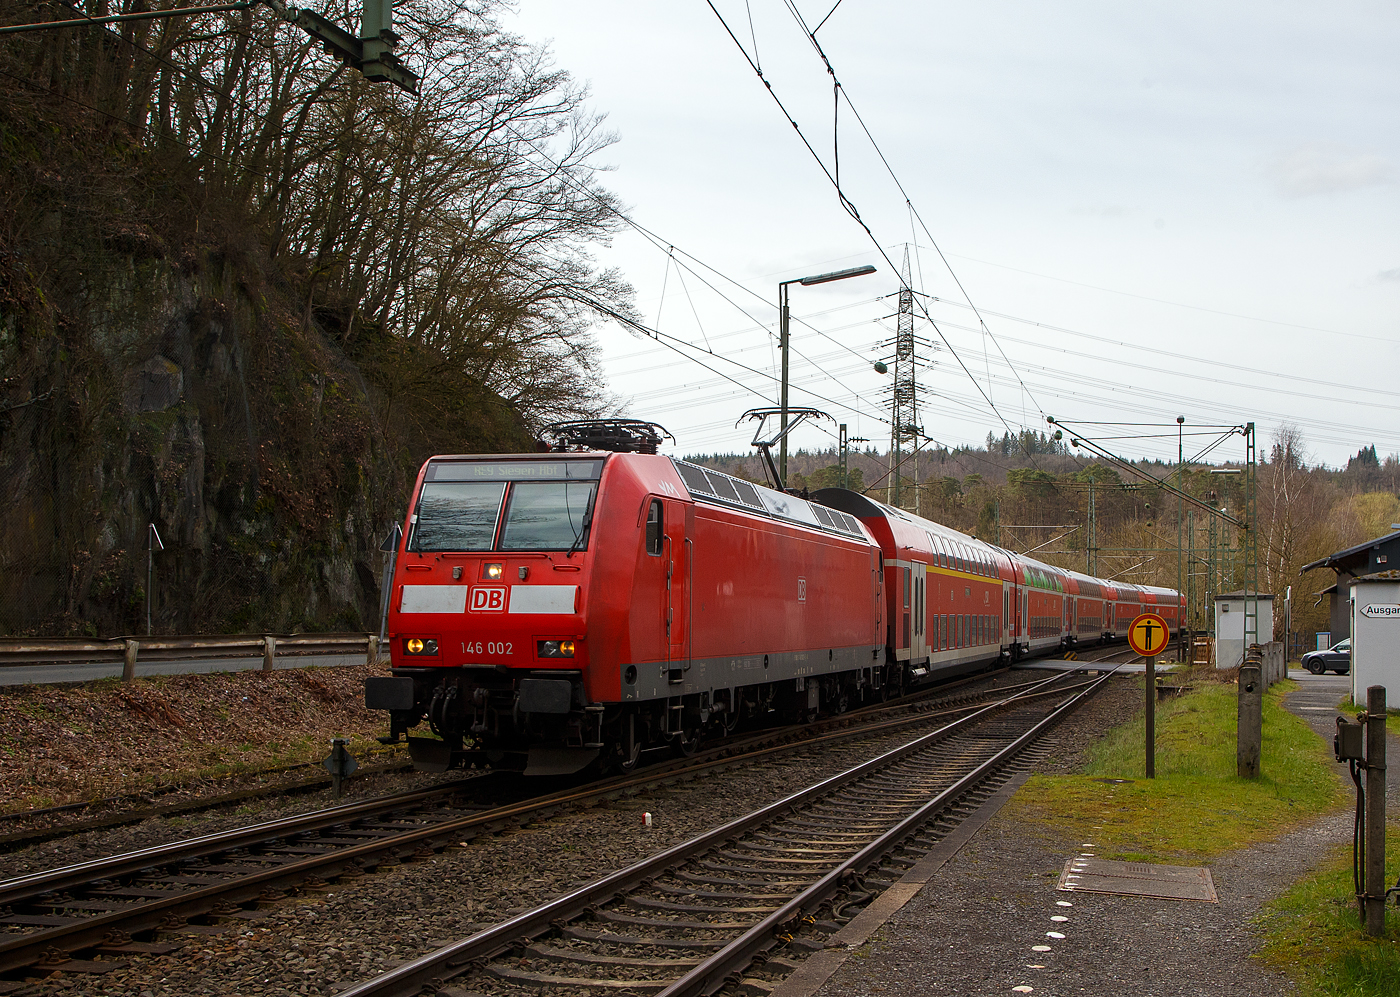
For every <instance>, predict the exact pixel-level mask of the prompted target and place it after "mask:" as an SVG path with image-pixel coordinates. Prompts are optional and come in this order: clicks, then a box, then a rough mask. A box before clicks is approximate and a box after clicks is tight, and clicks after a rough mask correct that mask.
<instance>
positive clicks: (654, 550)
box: [647, 499, 661, 557]
mask: <svg viewBox="0 0 1400 997" xmlns="http://www.w3.org/2000/svg"><path fill="white" fill-rule="evenodd" d="M647 553H648V554H652V555H654V556H657V557H660V556H661V500H660V499H652V500H651V505H650V507H648V509H647Z"/></svg>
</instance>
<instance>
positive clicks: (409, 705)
mask: <svg viewBox="0 0 1400 997" xmlns="http://www.w3.org/2000/svg"><path fill="white" fill-rule="evenodd" d="M392 585H393V587H392V590H391V592H390V593H389V613H388V622H387V629H388V636H389V652H390V655H391V658H392V666H393V669H392V675H391V676H387V677H375V678H371V679H369V680H368V681H367V684H366V690H365V701H366V705H367V706H369V707H370V708H372V709H384V710H388V711H389V714H390V724H391V735H392V737H393V738H395V739H397V738H398V737H399V736H401V735H404V734H407V733H409V732H410V731H413V730H415V729H416V728H419V725H420V724H422V723H423V722H424V721H426V723H427V726H428V728H429V730H430V731H431V735H432V736H426V734H427V732H424V733H423V734H422V735H420V736H409V738H408V743H409V749H410V753H411V755H412V757H413V759H414V761H415V763H416V764H417V765H418V766H419V767H420V768H425V769H437V770H441V769H446V768H448V767H451V766H454V765H463V764H469V763H478V764H489V765H493V766H496V767H501V768H516V769H521V768H523V769H524V771H525V772H526V773H527V774H536V773H539V774H546V773H564V772H572V771H577V770H580V769H582V768H585V767H588V766H590V765H598V766H602V767H609V768H616V769H622V770H627V769H630V768H631V767H633V766H635V765H636V764H637V763H638V761H639V760H641V759H643V758H644V757H645V755H646V753H647V752H650V751H660V750H666V751H679V752H682V753H685V752H688V751H692V750H694V747H695V745H696V744H697V742H698V741H699V740H700V739H701V738H702V737H703V736H704V735H706V734H707V733H712V732H720V731H726V730H732V729H733V728H734V727H736V726H737V725H739V724H740V723H745V722H769V721H772V720H800V719H803V718H805V717H811V716H815V715H818V714H822V713H838V712H841V711H843V710H845V709H848V708H849V707H851V706H853V705H856V704H859V703H862V702H866V701H869V700H872V699H876V698H883V697H886V696H889V695H892V694H896V693H898V692H899V691H900V690H903V689H905V688H907V687H909V686H911V685H916V684H919V683H921V682H928V681H931V680H932V679H933V678H935V677H940V676H948V675H955V674H958V673H962V672H969V671H973V670H976V669H979V668H984V667H987V666H989V665H991V664H993V663H995V662H997V661H998V660H1002V659H1015V658H1019V657H1021V656H1022V655H1025V654H1028V653H1033V652H1036V651H1043V650H1047V649H1051V648H1057V647H1065V646H1072V645H1074V644H1075V643H1083V642H1095V643H1096V642H1098V641H1100V640H1103V639H1108V638H1112V637H1115V636H1124V635H1126V633H1127V627H1128V624H1129V623H1130V622H1131V621H1132V619H1133V617H1134V616H1136V615H1137V614H1138V613H1139V612H1141V611H1142V610H1143V609H1144V607H1150V608H1151V609H1152V610H1153V611H1155V612H1158V613H1160V614H1161V615H1162V616H1163V617H1164V618H1165V619H1166V620H1167V622H1168V623H1169V624H1170V625H1171V626H1172V628H1173V629H1175V627H1176V620H1177V617H1178V614H1179V612H1180V599H1179V597H1178V595H1177V593H1176V592H1175V591H1173V590H1171V589H1161V588H1146V587H1142V586H1135V585H1125V584H1122V583H1117V582H1108V581H1104V580H1102V579H1096V578H1091V577H1089V576H1087V575H1083V574H1079V573H1077V572H1073V571H1066V570H1064V569H1061V568H1055V567H1052V566H1050V565H1046V564H1042V563H1040V562H1037V561H1035V560H1032V559H1030V558H1027V557H1024V556H1019V555H1015V554H1012V553H1009V552H1008V551H1005V550H1002V549H1000V548H997V547H994V546H991V545H988V544H986V543H983V542H982V541H980V540H977V539H975V538H973V537H969V536H966V535H964V534H961V533H958V532H956V531H954V530H950V529H948V528H946V527H944V526H940V525H938V524H937V523H933V522H930V521H929V520H926V519H921V518H919V517H917V516H914V515H912V514H911V513H908V512H905V511H903V510H900V509H896V508H893V507H890V506H888V505H884V504H883V503H880V502H877V501H874V500H872V499H869V498H867V497H865V496H863V495H860V494H858V493H856V492H852V491H846V490H844V489H824V490H822V491H819V492H817V493H815V495H813V496H812V498H811V500H808V499H805V498H802V497H799V496H797V495H794V494H792V493H788V492H782V491H778V490H776V489H772V488H766V487H764V486H762V485H757V484H754V483H752V482H749V481H745V480H743V479H740V478H736V477H732V476H730V475H727V474H722V473H719V472H717V471H714V470H711V469H708V468H703V467H699V466H697V465H695V464H690V463H686V462H684V461H681V460H677V459H674V458H671V457H666V456H659V455H657V454H655V453H627V452H624V453H614V452H608V451H601V450H594V451H582V452H564V453H535V454H512V455H492V456H481V455H473V456H443V457H433V458H431V459H430V460H429V461H428V462H427V463H426V464H424V466H423V468H422V470H421V471H420V472H419V475H418V480H417V483H416V484H415V488H414V493H413V501H412V504H411V506H410V510H409V514H408V517H407V522H406V524H405V529H404V532H403V537H402V540H401V542H400V545H399V549H398V550H397V552H396V553H395V566H394V572H393V582H392Z"/></svg>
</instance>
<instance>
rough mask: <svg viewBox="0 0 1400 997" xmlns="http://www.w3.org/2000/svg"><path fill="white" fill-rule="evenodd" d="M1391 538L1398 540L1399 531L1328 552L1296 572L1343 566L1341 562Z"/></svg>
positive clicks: (1353, 557)
mask: <svg viewBox="0 0 1400 997" xmlns="http://www.w3.org/2000/svg"><path fill="white" fill-rule="evenodd" d="M1392 540H1400V531H1397V532H1395V533H1388V534H1386V535H1385V536H1383V537H1376V538H1375V539H1374V540H1367V541H1366V542H1365V543H1359V544H1357V545H1356V546H1355V547H1348V548H1347V549H1346V550H1339V551H1337V552H1336V553H1335V554H1328V555H1327V556H1326V557H1321V558H1318V559H1317V560H1316V561H1314V562H1312V563H1311V564H1305V565H1303V566H1302V567H1301V568H1299V569H1298V574H1300V575H1301V574H1302V573H1303V572H1305V571H1311V570H1312V569H1313V568H1342V567H1345V565H1344V564H1343V563H1342V562H1344V561H1352V560H1355V559H1356V558H1357V557H1358V556H1359V555H1361V554H1363V553H1364V552H1366V551H1368V550H1370V549H1371V548H1373V547H1379V546H1380V545H1381V544H1384V543H1390V542H1391V541H1392Z"/></svg>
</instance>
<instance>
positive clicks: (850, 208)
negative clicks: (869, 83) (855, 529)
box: [705, 0, 1035, 463]
mask: <svg viewBox="0 0 1400 997" xmlns="http://www.w3.org/2000/svg"><path fill="white" fill-rule="evenodd" d="M705 2H706V4H707V5H708V6H709V8H710V10H711V11H712V12H713V13H714V15H715V17H716V18H717V19H718V20H719V22H720V24H721V25H722V26H723V28H724V30H725V33H726V34H728V35H729V37H730V39H731V40H732V41H733V42H734V44H735V47H737V48H738V49H739V51H740V53H741V54H742V55H743V57H744V60H745V61H746V62H747V63H748V64H749V67H750V68H751V69H752V70H753V71H754V74H755V75H756V76H757V77H758V78H759V80H760V82H762V83H763V85H764V88H765V89H766V90H767V91H768V95H769V96H770V97H771V98H772V99H773V102H774V103H775V104H776V105H777V106H778V109H779V110H780V111H782V113H783V116H784V117H785V118H786V119H787V121H788V123H789V124H790V125H792V127H793V130H794V131H795V132H796V133H797V135H798V138H799V139H801V141H802V144H803V146H805V147H806V149H807V151H808V153H810V154H811V156H812V158H813V159H814V160H815V161H816V163H817V166H818V167H819V168H820V169H821V171H822V173H823V174H824V175H825V176H826V178H827V180H828V182H830V183H831V185H832V186H833V188H834V189H835V190H836V195H837V199H838V201H839V202H840V204H841V206H842V208H843V209H845V211H846V213H847V214H848V215H850V216H851V218H852V219H853V220H854V221H855V222H856V224H857V225H859V226H860V227H861V229H862V230H863V231H864V232H865V234H866V236H867V237H868V238H869V239H870V242H871V244H872V245H873V246H874V247H875V250H876V252H878V253H879V254H880V256H881V258H883V259H884V261H885V263H886V264H887V265H888V266H889V267H890V269H891V270H894V271H895V272H896V273H897V272H898V268H897V267H896V266H895V264H894V261H893V260H892V259H891V258H890V256H889V254H888V253H886V252H885V248H884V246H882V245H881V244H880V241H879V240H878V239H877V238H876V237H875V233H874V232H873V231H872V230H871V228H870V226H869V225H868V224H867V223H866V222H865V220H864V219H863V218H861V216H860V212H859V210H858V209H857V208H856V206H855V204H854V203H853V202H852V201H851V200H850V199H849V198H848V197H847V196H846V194H845V192H844V191H843V190H842V189H841V185H840V182H839V180H838V179H837V177H836V176H835V175H834V174H833V173H832V171H831V169H830V168H828V167H827V165H826V163H825V162H823V161H822V158H821V156H820V155H819V154H818V153H817V151H816V149H814V148H813V147H812V144H811V142H810V141H808V139H807V136H806V135H805V134H804V133H803V131H802V128H801V126H800V125H798V123H797V121H796V119H795V118H793V116H792V114H791V113H790V112H789V111H788V109H787V107H786V105H784V104H783V102H782V99H781V98H779V96H778V94H777V92H776V91H775V90H774V88H773V84H772V83H771V82H770V81H769V80H768V78H767V77H766V76H765V75H764V73H763V70H762V69H760V68H759V67H758V65H757V64H756V63H755V62H754V60H753V59H752V58H750V56H749V53H748V51H747V50H746V49H745V48H744V46H743V43H742V42H740V41H739V39H738V38H737V37H736V36H735V35H734V31H733V29H731V28H730V26H729V23H728V22H727V21H726V20H725V19H724V15H723V14H721V13H720V12H719V10H718V9H717V8H716V7H715V5H714V0H705ZM788 7H789V9H790V10H791V11H792V12H793V14H794V16H796V17H797V19H798V22H799V23H800V24H802V26H803V28H804V30H806V25H805V22H803V21H802V18H801V15H800V13H798V12H797V11H796V9H795V8H793V7H792V5H791V3H790V2H788ZM806 34H807V36H808V40H809V41H810V42H811V44H812V46H813V47H814V48H815V49H816V50H817V52H818V53H819V55H820V56H821V58H822V60H823V62H824V63H825V64H826V65H827V70H828V72H829V73H830V74H831V76H832V79H833V81H834V86H835V87H836V89H837V91H838V92H839V90H840V81H839V80H837V79H836V74H835V71H834V70H833V69H832V68H831V65H830V60H828V59H827V58H826V55H825V53H824V52H822V51H821V46H820V44H819V43H818V42H817V40H816V38H815V37H814V36H813V35H812V33H811V31H810V30H806ZM847 106H850V101H849V100H847ZM915 300H916V301H917V300H918V299H917V298H915ZM919 307H920V308H921V310H922V311H923V313H924V318H925V319H926V320H927V321H928V323H929V324H930V325H931V326H932V327H933V329H934V331H935V332H937V333H938V335H939V338H940V339H942V340H943V343H944V345H945V346H947V348H948V352H949V353H950V354H952V356H953V359H955V360H956V361H957V362H958V366H959V367H961V368H962V370H963V373H965V374H966V375H967V377H968V380H970V381H971V382H972V383H973V385H974V386H976V388H977V390H978V393H979V394H981V395H982V398H983V400H984V401H985V402H986V403H987V405H988V407H989V408H990V409H991V410H992V413H993V414H994V415H995V416H996V417H997V419H998V420H999V421H1000V422H1001V424H1002V425H1003V426H1004V427H1005V429H1006V431H1007V432H1008V433H1009V432H1011V424H1010V423H1009V422H1007V420H1006V417H1005V416H1003V415H1002V413H1001V410H1000V409H999V408H997V406H996V403H995V402H993V401H992V399H991V397H990V396H988V394H987V392H986V391H985V390H984V389H983V388H982V385H981V383H980V382H978V380H977V378H976V377H974V376H973V374H972V371H971V370H969V369H968V367H967V364H966V363H965V362H964V361H963V359H962V356H961V354H959V353H958V352H957V350H956V349H954V347H953V345H952V343H951V342H949V341H948V338H947V337H946V336H944V335H943V331H942V330H941V329H939V327H938V323H937V322H935V321H934V320H933V316H932V315H930V314H929V311H928V307H927V305H925V304H923V303H922V302H921V303H920V306H919ZM1023 428H1024V427H1023ZM1027 456H1028V457H1030V459H1031V462H1032V463H1034V462H1035V458H1034V455H1031V454H1027Z"/></svg>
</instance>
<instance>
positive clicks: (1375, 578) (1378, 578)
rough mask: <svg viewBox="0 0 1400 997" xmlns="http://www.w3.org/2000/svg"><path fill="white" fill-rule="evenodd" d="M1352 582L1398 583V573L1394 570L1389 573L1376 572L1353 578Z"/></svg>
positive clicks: (1399, 579) (1399, 572)
mask: <svg viewBox="0 0 1400 997" xmlns="http://www.w3.org/2000/svg"><path fill="white" fill-rule="evenodd" d="M1352 582H1400V571H1396V570H1395V569H1394V568H1392V569H1390V570H1389V571H1376V572H1373V573H1371V574H1369V575H1361V576H1359V577H1357V578H1353V579H1352Z"/></svg>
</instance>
